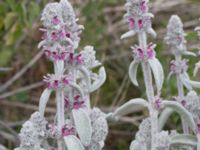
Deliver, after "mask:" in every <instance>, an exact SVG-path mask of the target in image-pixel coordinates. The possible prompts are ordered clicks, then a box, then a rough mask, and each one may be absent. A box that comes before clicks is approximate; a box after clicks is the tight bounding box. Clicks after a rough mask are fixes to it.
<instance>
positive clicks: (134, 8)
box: [122, 0, 164, 150]
mask: <svg viewBox="0 0 200 150" xmlns="http://www.w3.org/2000/svg"><path fill="white" fill-rule="evenodd" d="M147 4H148V1H147V0H142V1H141V0H139V1H132V0H127V3H126V9H127V14H126V15H125V18H127V20H128V23H129V29H130V31H129V32H128V33H130V32H132V33H135V34H138V41H139V46H138V47H134V48H133V52H134V61H133V63H134V64H136V65H138V64H139V63H141V65H142V70H143V75H144V82H145V87H146V94H147V99H148V101H149V114H150V118H151V119H150V120H151V127H152V128H151V135H152V141H151V149H152V150H154V149H156V145H157V134H158V110H157V108H155V107H154V104H155V100H156V99H155V94H154V89H153V81H152V72H151V70H152V71H153V73H154V76H155V79H156V85H157V95H158V96H159V94H160V90H161V88H162V84H163V79H164V75H163V70H162V67H161V65H160V62H159V61H158V60H157V59H156V53H155V50H154V49H155V46H156V45H154V44H152V43H150V44H147V33H150V34H152V35H153V36H156V33H155V31H154V30H153V29H152V27H151V24H152V23H151V19H152V17H153V14H151V13H149V12H148V5H147ZM128 33H125V34H124V35H122V38H126V37H128V36H126V35H128ZM136 52H138V53H136ZM137 54H138V55H137ZM133 63H132V64H133ZM132 64H131V66H130V68H129V75H130V78H133V74H132V72H133V71H137V69H136V68H135V66H136V65H132ZM155 69H156V70H155ZM132 81H133V83H135V80H132ZM136 85H137V84H136Z"/></svg>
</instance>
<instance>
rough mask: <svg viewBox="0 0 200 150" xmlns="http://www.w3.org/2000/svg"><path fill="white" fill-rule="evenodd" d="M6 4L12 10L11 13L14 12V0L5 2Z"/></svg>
mask: <svg viewBox="0 0 200 150" xmlns="http://www.w3.org/2000/svg"><path fill="white" fill-rule="evenodd" d="M6 3H7V4H8V6H9V7H10V8H11V9H12V11H15V6H16V1H15V0H6Z"/></svg>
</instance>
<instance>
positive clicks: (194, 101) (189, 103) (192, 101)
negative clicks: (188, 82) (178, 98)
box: [185, 91, 200, 122]
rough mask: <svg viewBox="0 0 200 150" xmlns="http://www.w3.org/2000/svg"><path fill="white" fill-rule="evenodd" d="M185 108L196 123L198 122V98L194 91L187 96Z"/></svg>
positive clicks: (199, 118) (199, 115) (199, 101)
mask: <svg viewBox="0 0 200 150" xmlns="http://www.w3.org/2000/svg"><path fill="white" fill-rule="evenodd" d="M185 108H186V109H187V110H188V111H189V112H190V113H191V114H192V115H193V117H194V119H195V121H196V122H198V120H200V97H199V96H198V95H197V93H196V92H195V91H190V92H189V93H188V94H187V96H186V104H185Z"/></svg>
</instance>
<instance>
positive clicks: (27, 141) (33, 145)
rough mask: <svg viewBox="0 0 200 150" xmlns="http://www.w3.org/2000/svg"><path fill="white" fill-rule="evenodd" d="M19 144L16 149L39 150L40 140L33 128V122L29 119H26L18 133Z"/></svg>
mask: <svg viewBox="0 0 200 150" xmlns="http://www.w3.org/2000/svg"><path fill="white" fill-rule="evenodd" d="M19 137H20V146H19V148H18V150H37V149H38V150H39V149H40V144H41V143H40V140H39V138H38V133H37V131H36V130H35V127H34V124H33V123H32V122H31V121H26V122H25V123H24V124H23V126H22V129H21V131H20V134H19Z"/></svg>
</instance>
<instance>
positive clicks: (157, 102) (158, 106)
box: [154, 96, 163, 110]
mask: <svg viewBox="0 0 200 150" xmlns="http://www.w3.org/2000/svg"><path fill="white" fill-rule="evenodd" d="M154 107H155V108H156V109H157V110H160V109H161V108H162V107H163V105H162V99H161V98H160V96H156V97H155V100H154Z"/></svg>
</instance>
